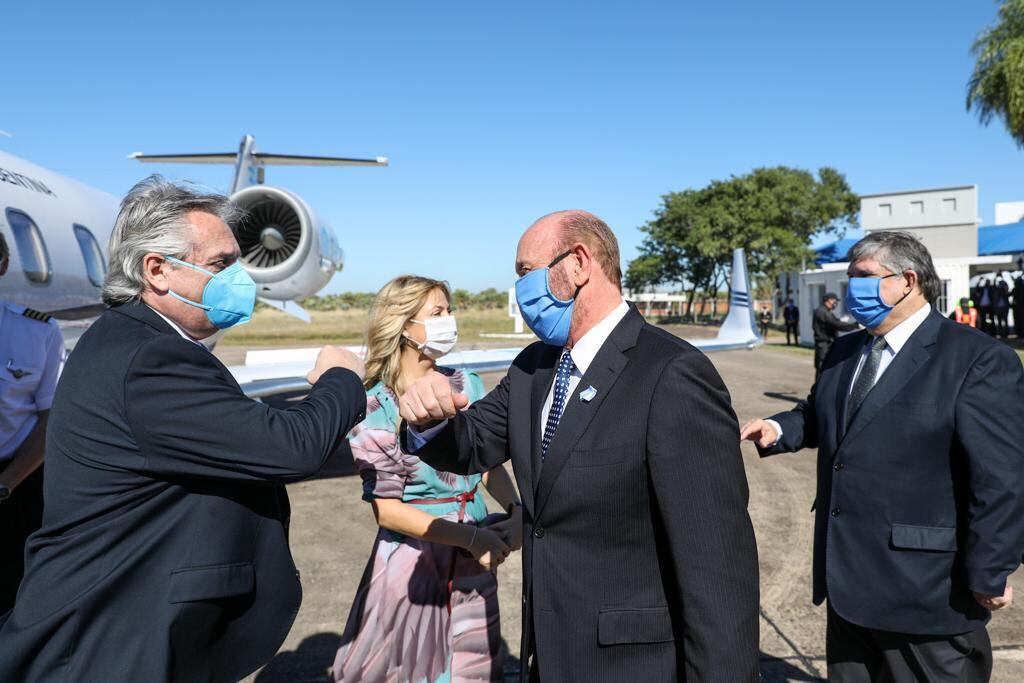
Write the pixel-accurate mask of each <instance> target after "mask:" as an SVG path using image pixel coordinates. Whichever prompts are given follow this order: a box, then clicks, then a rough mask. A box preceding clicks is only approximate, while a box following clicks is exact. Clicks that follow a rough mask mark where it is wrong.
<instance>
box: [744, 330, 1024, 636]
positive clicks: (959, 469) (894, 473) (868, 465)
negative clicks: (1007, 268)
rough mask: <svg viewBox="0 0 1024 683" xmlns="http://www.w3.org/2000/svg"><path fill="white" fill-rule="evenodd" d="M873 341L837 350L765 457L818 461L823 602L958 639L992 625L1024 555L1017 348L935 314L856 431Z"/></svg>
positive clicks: (854, 614)
mask: <svg viewBox="0 0 1024 683" xmlns="http://www.w3.org/2000/svg"><path fill="white" fill-rule="evenodd" d="M867 336H868V335H867V332H860V333H858V334H851V335H847V336H845V337H842V338H840V339H839V340H838V341H836V343H835V344H834V345H833V346H832V351H831V352H830V353H829V355H828V357H827V358H826V360H825V363H824V366H823V368H822V372H821V376H820V377H819V379H818V382H817V384H816V385H815V386H814V388H813V389H812V390H811V395H810V397H808V399H807V400H806V401H805V402H803V403H801V404H799V405H798V406H797V407H796V408H795V409H793V410H792V411H790V412H787V413H780V414H779V415H775V416H774V417H773V418H772V419H774V420H777V421H778V423H779V425H780V426H781V427H782V438H781V440H780V442H779V443H777V444H776V445H775V446H774V447H773V448H771V449H769V450H767V451H763V454H764V455H771V454H773V453H780V452H785V451H796V450H799V449H801V448H818V491H817V494H818V497H817V504H816V517H815V531H814V601H815V602H816V603H820V602H821V601H822V600H824V599H825V598H826V596H827V597H828V600H829V604H830V605H831V606H832V608H833V609H835V611H836V612H838V613H839V615H840V616H842V617H843V618H844V619H846V620H847V621H851V622H853V623H855V624H859V625H861V626H867V627H870V628H875V629H882V630H886V631H896V632H900V633H910V634H936V635H948V634H954V633H965V632H968V631H972V630H974V629H977V628H978V627H980V626H982V625H984V624H985V622H986V621H988V618H989V613H988V612H987V611H986V610H984V609H983V608H982V607H981V606H980V605H978V604H977V602H976V601H975V600H974V598H973V597H972V595H971V591H977V592H979V593H986V594H991V595H996V594H999V595H1001V594H1002V592H1003V588H1004V586H1005V584H1006V577H1007V576H1008V575H1009V574H1010V573H1011V572H1013V570H1014V569H1016V567H1017V564H1018V562H1019V561H1020V559H1021V551H1022V549H1024V446H1022V444H1024V420H1022V419H1021V406H1024V378H1022V371H1021V361H1020V359H1019V358H1018V357H1017V355H1016V354H1015V353H1014V352H1013V351H1012V350H1010V349H1009V348H1008V347H1006V346H1004V345H1003V344H1000V343H998V342H996V341H993V340H992V339H991V338H989V337H988V336H986V335H984V334H982V333H980V332H978V331H977V330H974V329H971V328H969V327H967V326H966V325H957V324H955V323H952V322H950V321H949V320H946V319H945V318H943V317H942V316H941V315H939V314H938V313H936V312H934V311H933V312H932V313H931V315H929V316H928V318H926V319H925V321H924V322H923V323H922V324H921V326H920V327H919V328H918V329H917V330H916V331H915V332H914V334H913V335H911V337H910V339H909V340H908V341H907V343H906V345H905V346H904V347H903V348H902V349H901V350H900V352H899V353H898V354H897V355H896V357H895V358H894V359H893V361H892V364H891V365H890V366H889V367H888V368H887V369H886V371H885V373H884V374H883V375H882V376H881V377H880V378H879V380H878V383H877V384H876V385H875V386H874V388H873V389H872V390H871V392H870V393H869V394H868V395H867V398H866V399H865V400H864V403H863V404H862V405H861V408H860V410H858V411H857V413H856V414H855V415H854V417H853V421H852V422H851V423H850V426H849V429H847V428H846V426H845V424H846V420H845V419H844V416H845V414H846V402H847V398H848V395H849V390H850V383H851V380H852V377H853V373H854V370H855V369H856V367H857V363H858V360H859V358H860V356H861V354H862V353H863V351H864V345H865V343H866V342H867Z"/></svg>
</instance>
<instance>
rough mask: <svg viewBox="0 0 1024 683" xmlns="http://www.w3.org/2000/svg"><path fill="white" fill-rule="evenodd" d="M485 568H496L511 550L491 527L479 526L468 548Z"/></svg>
mask: <svg viewBox="0 0 1024 683" xmlns="http://www.w3.org/2000/svg"><path fill="white" fill-rule="evenodd" d="M466 550H468V551H469V552H470V553H472V555H473V558H474V559H475V560H476V561H477V562H479V563H480V565H481V566H482V567H483V568H484V569H489V570H495V569H497V568H498V565H499V564H501V563H502V562H504V561H505V558H506V557H508V554H509V553H510V552H511V551H510V550H509V548H508V546H507V545H505V541H503V540H501V537H500V536H498V534H496V533H494V532H493V531H491V530H490V529H483V528H477V530H476V534H475V535H474V537H473V542H472V543H471V544H470V545H469V547H468V548H466Z"/></svg>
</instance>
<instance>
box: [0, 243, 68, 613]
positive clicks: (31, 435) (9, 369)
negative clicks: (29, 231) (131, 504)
mask: <svg viewBox="0 0 1024 683" xmlns="http://www.w3.org/2000/svg"><path fill="white" fill-rule="evenodd" d="M9 265H10V249H9V247H8V245H7V241H6V240H5V239H4V236H3V235H2V234H0V277H4V275H6V274H7V268H8V266H9ZM63 358H64V341H63V339H62V338H61V335H60V329H59V328H58V327H57V321H56V320H53V319H52V318H51V317H50V316H48V315H46V314H45V313H40V312H39V311H36V310H33V309H31V308H25V307H24V306H18V305H17V304H13V303H10V302H5V301H3V300H2V299H0V366H2V367H0V614H3V613H5V612H9V611H10V610H11V608H12V607H14V598H15V595H17V593H18V585H19V584H20V583H21V577H22V575H23V574H24V571H25V541H26V540H27V539H28V537H29V536H30V535H31V534H32V533H33V532H35V531H36V529H38V528H39V526H40V524H42V521H43V453H44V450H45V445H46V424H47V422H48V420H49V418H50V405H51V404H52V403H53V394H54V390H55V389H56V387H57V376H58V374H59V372H60V364H61V360H62V359H63Z"/></svg>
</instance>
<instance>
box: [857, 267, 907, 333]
mask: <svg viewBox="0 0 1024 683" xmlns="http://www.w3.org/2000/svg"><path fill="white" fill-rule="evenodd" d="M897 275H898V273H891V274H889V275H884V276H882V277H851V278H850V282H849V284H848V285H847V287H846V310H848V311H849V312H850V315H852V316H853V319H854V320H856V321H857V322H859V323H860V324H861V325H863V326H864V327H866V328H868V329H869V330H873V329H874V328H876V327H878V326H879V325H881V324H882V321H883V320H885V318H886V316H888V315H889V311H891V310H892V309H893V308H895V307H896V306H898V305H899V304H900V301H903V299H906V298H907V295H908V294H910V292H907V293H906V294H904V295H903V297H902V298H900V301H897V302H896V303H895V304H893V305H889V304H887V303H885V299H883V298H882V280H885V279H888V278H890V277H896V276H897ZM911 291H913V290H911Z"/></svg>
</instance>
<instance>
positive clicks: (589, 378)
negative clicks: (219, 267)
mask: <svg viewBox="0 0 1024 683" xmlns="http://www.w3.org/2000/svg"><path fill="white" fill-rule="evenodd" d="M643 325H644V319H643V317H642V316H641V315H640V314H639V313H638V312H637V311H636V309H635V308H633V307H632V306H631V307H630V311H629V313H627V314H626V317H625V318H623V319H622V321H621V322H619V324H618V325H617V326H616V327H615V329H614V330H612V333H611V334H610V335H609V336H608V339H607V340H605V343H604V345H603V346H601V349H600V350H599V351H598V352H597V355H596V356H595V357H594V361H593V362H592V363H591V364H590V367H589V368H588V369H587V372H586V374H584V375H583V378H582V379H581V380H580V382H579V384H578V385H577V386H576V389H575V390H574V391H573V393H572V394H570V395H569V396H568V397H566V401H565V407H564V408H563V409H562V417H561V418H560V419H559V421H558V431H556V432H555V436H554V438H553V439H551V443H550V445H549V446H548V454H547V458H546V459H545V461H544V466H543V467H542V468H541V470H540V476H539V477H537V495H536V500H535V506H534V507H535V513H534V519H539V518H540V515H541V512H542V511H543V510H544V504H545V503H546V502H547V499H548V497H549V496H550V495H551V489H552V488H553V487H554V484H555V480H556V479H558V475H559V474H560V473H561V471H562V468H563V467H565V463H566V461H568V459H569V455H570V454H571V453H572V451H573V448H574V447H575V446H576V443H577V442H578V441H579V440H580V437H581V436H583V433H584V432H585V431H586V429H587V426H588V425H589V424H590V421H591V420H592V419H594V416H595V415H596V414H597V412H598V411H599V410H600V408H601V404H603V403H604V401H605V399H606V398H607V397H608V395H609V394H610V393H611V389H612V387H613V386H614V384H615V382H616V381H617V380H618V379H619V377H620V376H621V374H622V371H623V369H624V368H625V367H626V365H627V364H628V362H629V359H628V358H627V357H626V356H625V354H624V353H623V352H624V351H627V350H628V349H630V348H632V347H633V346H634V345H635V344H636V338H637V335H639V333H640V329H641V328H642V327H643ZM591 386H592V387H594V389H595V390H597V394H596V395H595V396H594V397H593V398H592V399H591V400H590V401H587V402H584V401H582V400H581V399H580V397H579V394H580V392H581V391H583V390H584V389H586V388H588V387H591ZM545 395H546V392H544V393H543V394H542V395H541V402H542V403H543V400H544V396H545ZM538 419H539V413H538ZM538 429H539V426H538ZM538 434H539V432H534V435H533V436H534V439H535V440H536V441H538V446H537V448H538V450H539V448H540V446H539V441H540V437H539V435H538Z"/></svg>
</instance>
